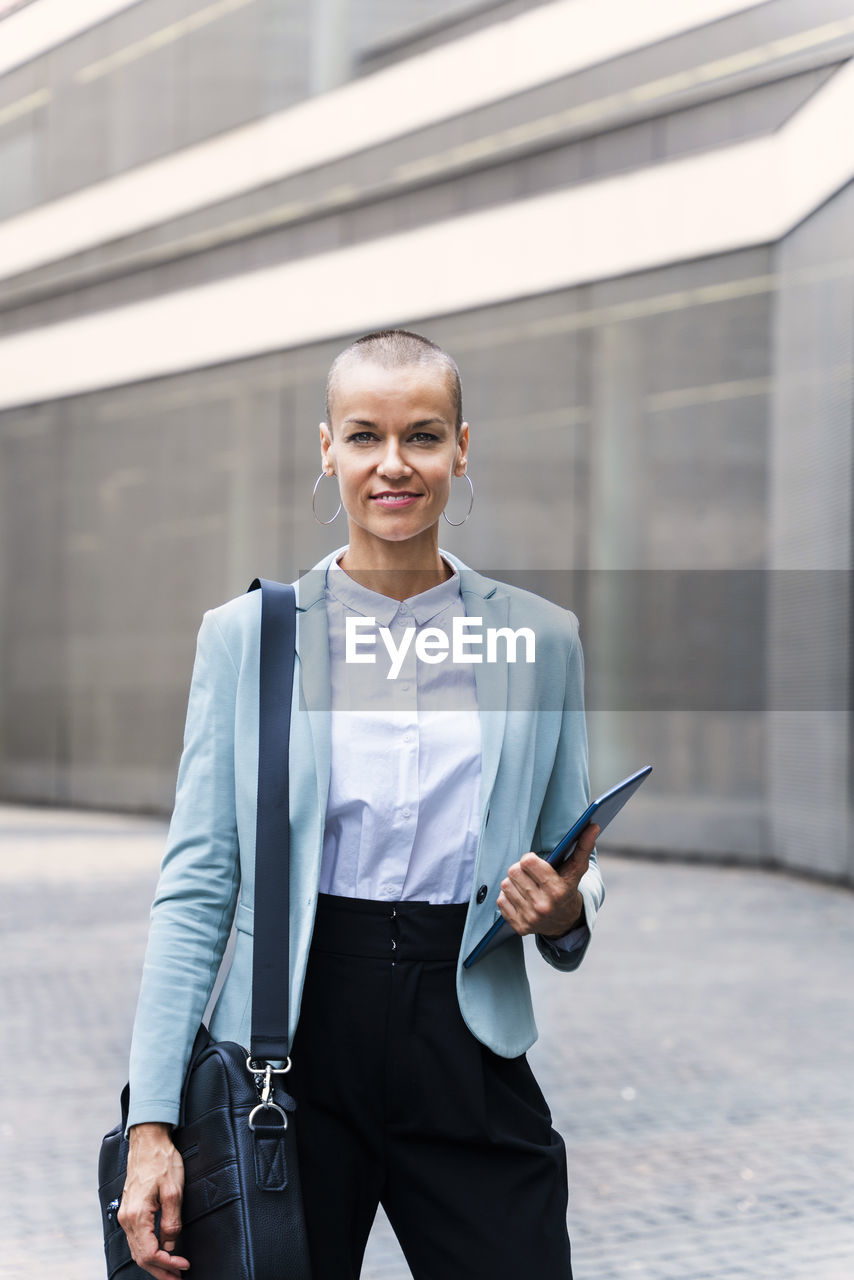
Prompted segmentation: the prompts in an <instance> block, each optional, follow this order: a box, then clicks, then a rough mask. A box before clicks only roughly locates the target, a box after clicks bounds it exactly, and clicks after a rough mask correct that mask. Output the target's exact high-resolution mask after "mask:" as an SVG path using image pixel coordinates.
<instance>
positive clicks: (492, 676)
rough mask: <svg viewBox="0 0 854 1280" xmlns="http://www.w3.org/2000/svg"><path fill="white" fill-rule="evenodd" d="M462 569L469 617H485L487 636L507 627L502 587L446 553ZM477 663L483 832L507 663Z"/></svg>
mask: <svg viewBox="0 0 854 1280" xmlns="http://www.w3.org/2000/svg"><path fill="white" fill-rule="evenodd" d="M442 555H443V556H445V557H446V558H447V559H448V560H450V561H451V563H452V564H453V565H454V566H455V568H457V569H458V570H459V574H460V586H461V590H462V595H463V602H464V604H465V609H466V614H467V615H468V617H470V618H482V619H483V628H484V633H485V632H486V629H487V628H488V627H506V626H507V619H508V610H509V601H508V599H507V596H506V595H504V594H503V593H501V592H499V590H498V587H499V584H498V583H497V582H495V581H493V579H491V578H485V577H484V576H483V575H482V574H480V573H477V572H476V571H475V570H474V569H469V568H468V566H467V565H464V564H463V563H462V561H461V560H457V559H456V558H455V557H454V556H451V555H448V553H447V552H446V551H443V552H442ZM483 657H484V661H483V662H478V663H475V666H474V676H475V685H476V687H477V705H478V710H479V712H480V731H481V762H480V821H481V830H482V829H483V823H484V820H485V818H486V809H487V805H488V804H489V799H490V796H491V795H492V788H493V787H494V786H495V777H496V774H497V773H498V763H499V761H500V759H501V751H502V748H503V746H504V731H505V728H506V725H507V663H506V662H505V661H501V662H487V661H486V651H485V648H484V654H483Z"/></svg>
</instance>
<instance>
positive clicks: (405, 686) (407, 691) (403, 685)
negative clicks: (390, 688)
mask: <svg viewBox="0 0 854 1280" xmlns="http://www.w3.org/2000/svg"><path fill="white" fill-rule="evenodd" d="M400 687H401V689H402V690H403V692H404V693H409V685H408V684H402V685H401V686H400Z"/></svg>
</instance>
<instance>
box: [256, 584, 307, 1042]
mask: <svg viewBox="0 0 854 1280" xmlns="http://www.w3.org/2000/svg"><path fill="white" fill-rule="evenodd" d="M259 589H260V591H261V656H260V676H259V682H258V683H259V707H258V806H257V808H258V816H257V821H256V827H255V903H254V907H255V937H254V943H253V953H252V954H253V960H252V964H253V969H252V1035H251V1040H250V1052H251V1055H252V1057H253V1058H256V1059H259V1060H265V1061H266V1060H269V1059H284V1058H286V1057H287V1056H288V993H289V972H290V964H289V953H288V948H289V934H290V930H289V909H290V885H289V864H290V821H289V819H290V806H289V789H288V742H289V738H290V728H291V698H292V696H293V684H294V657H295V653H296V592H295V591H294V588H293V587H292V586H291V585H290V584H289V583H283V582H270V581H268V580H267V579H265V578H256V579H255V580H254V581H253V583H252V585H251V586H250V588H249V590H250V591H256V590H259Z"/></svg>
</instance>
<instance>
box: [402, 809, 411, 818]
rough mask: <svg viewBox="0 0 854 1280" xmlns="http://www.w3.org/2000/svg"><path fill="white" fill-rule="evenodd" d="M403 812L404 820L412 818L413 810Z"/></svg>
mask: <svg viewBox="0 0 854 1280" xmlns="http://www.w3.org/2000/svg"><path fill="white" fill-rule="evenodd" d="M401 812H402V813H403V816H404V818H408V817H410V816H411V810H409V809H403V810H402V811H401Z"/></svg>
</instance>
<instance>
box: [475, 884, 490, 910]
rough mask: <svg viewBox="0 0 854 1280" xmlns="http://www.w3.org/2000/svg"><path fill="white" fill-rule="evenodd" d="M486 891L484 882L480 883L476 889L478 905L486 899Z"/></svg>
mask: <svg viewBox="0 0 854 1280" xmlns="http://www.w3.org/2000/svg"><path fill="white" fill-rule="evenodd" d="M487 892H488V890H487V887H486V885H485V884H482V885H481V886H480V888H479V889H478V891H477V904H478V906H480V904H481V903H482V902H484V901H485V900H486V895H487Z"/></svg>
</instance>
